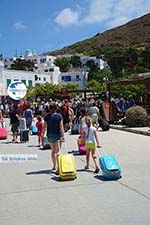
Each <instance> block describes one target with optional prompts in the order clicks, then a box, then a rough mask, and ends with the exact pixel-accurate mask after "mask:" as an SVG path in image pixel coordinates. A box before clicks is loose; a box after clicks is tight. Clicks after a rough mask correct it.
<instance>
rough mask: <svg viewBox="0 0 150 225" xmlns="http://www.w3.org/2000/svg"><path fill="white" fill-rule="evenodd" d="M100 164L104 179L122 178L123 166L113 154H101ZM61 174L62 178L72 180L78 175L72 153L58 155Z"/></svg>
mask: <svg viewBox="0 0 150 225" xmlns="http://www.w3.org/2000/svg"><path fill="white" fill-rule="evenodd" d="M99 164H100V168H101V171H102V175H103V178H104V179H107V180H117V179H119V178H121V167H120V165H119V163H118V161H117V159H116V158H115V156H113V155H106V154H105V152H104V150H103V154H102V155H101V156H99ZM58 168H59V176H60V178H61V179H62V180H70V179H71V180H72V179H75V178H76V177H77V170H76V164H75V160H74V156H73V155H72V154H68V153H66V154H60V155H59V156H58Z"/></svg>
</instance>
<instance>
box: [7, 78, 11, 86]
mask: <svg viewBox="0 0 150 225" xmlns="http://www.w3.org/2000/svg"><path fill="white" fill-rule="evenodd" d="M10 83H11V79H7V87H8V86H9V84H10Z"/></svg>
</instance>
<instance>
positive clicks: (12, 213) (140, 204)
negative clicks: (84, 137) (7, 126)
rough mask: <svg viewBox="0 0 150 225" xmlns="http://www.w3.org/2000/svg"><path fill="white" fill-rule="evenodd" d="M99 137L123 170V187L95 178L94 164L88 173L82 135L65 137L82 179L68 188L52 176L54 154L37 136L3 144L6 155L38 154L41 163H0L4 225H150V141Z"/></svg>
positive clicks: (113, 134)
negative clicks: (79, 143) (79, 139)
mask: <svg viewBox="0 0 150 225" xmlns="http://www.w3.org/2000/svg"><path fill="white" fill-rule="evenodd" d="M98 135H99V138H100V141H101V144H102V146H103V147H104V149H105V151H106V153H107V154H114V155H115V156H116V158H117V159H118V161H119V162H120V164H121V167H122V175H123V177H122V179H120V180H118V181H104V180H103V179H102V176H101V173H100V174H98V175H96V174H94V173H93V171H94V167H93V162H92V160H91V162H90V171H84V169H83V168H84V162H85V156H80V155H78V152H77V144H76V139H77V137H78V135H70V134H69V133H65V139H66V144H67V150H68V151H69V152H70V153H73V154H74V157H75V161H76V165H77V179H76V180H74V181H65V182H62V181H60V180H59V179H58V176H56V175H55V174H54V173H52V171H50V168H51V167H52V164H51V158H50V150H45V151H42V150H40V149H39V148H38V147H36V145H37V137H36V136H30V142H29V143H21V144H12V143H11V136H10V135H9V137H8V140H7V141H5V140H3V141H2V140H1V141H0V154H37V155H38V161H35V162H20V163H19V162H18V163H15V162H7V163H0V181H1V182H0V224H3V225H10V224H11V225H49V224H51V225H100V224H102V225H141V224H142V225H149V224H150V217H149V209H150V192H149V187H150V179H149V171H150V163H149V159H150V151H149V146H150V138H149V137H148V136H143V135H138V134H134V133H128V132H124V131H119V130H114V129H110V131H106V132H101V131H98ZM64 151H65V145H63V146H62V152H64ZM100 154H101V152H100V149H99V150H98V155H100Z"/></svg>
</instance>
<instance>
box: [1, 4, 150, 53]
mask: <svg viewBox="0 0 150 225" xmlns="http://www.w3.org/2000/svg"><path fill="white" fill-rule="evenodd" d="M149 11H150V1H149V0H105V1H104V0H43V1H42V0H0V53H2V54H3V56H6V57H11V56H13V55H14V54H15V53H16V50H17V54H18V55H20V54H24V52H25V51H26V50H27V49H30V50H31V51H36V52H37V53H38V54H41V53H43V52H47V51H53V50H57V49H61V48H63V47H65V46H68V45H70V44H73V43H76V42H78V41H81V40H85V39H87V38H90V37H92V36H94V35H95V34H96V33H101V32H103V31H105V30H108V29H111V28H113V27H116V26H119V25H122V24H124V23H126V22H128V21H130V20H132V19H135V18H138V17H140V16H143V15H145V14H147V13H149Z"/></svg>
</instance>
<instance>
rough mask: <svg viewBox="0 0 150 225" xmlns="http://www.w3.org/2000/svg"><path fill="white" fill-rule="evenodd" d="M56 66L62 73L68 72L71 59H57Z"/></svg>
mask: <svg viewBox="0 0 150 225" xmlns="http://www.w3.org/2000/svg"><path fill="white" fill-rule="evenodd" d="M54 64H55V65H56V66H58V67H59V68H60V71H61V72H67V71H68V70H69V68H70V62H69V59H67V58H65V57H62V58H57V59H55V61H54Z"/></svg>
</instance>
